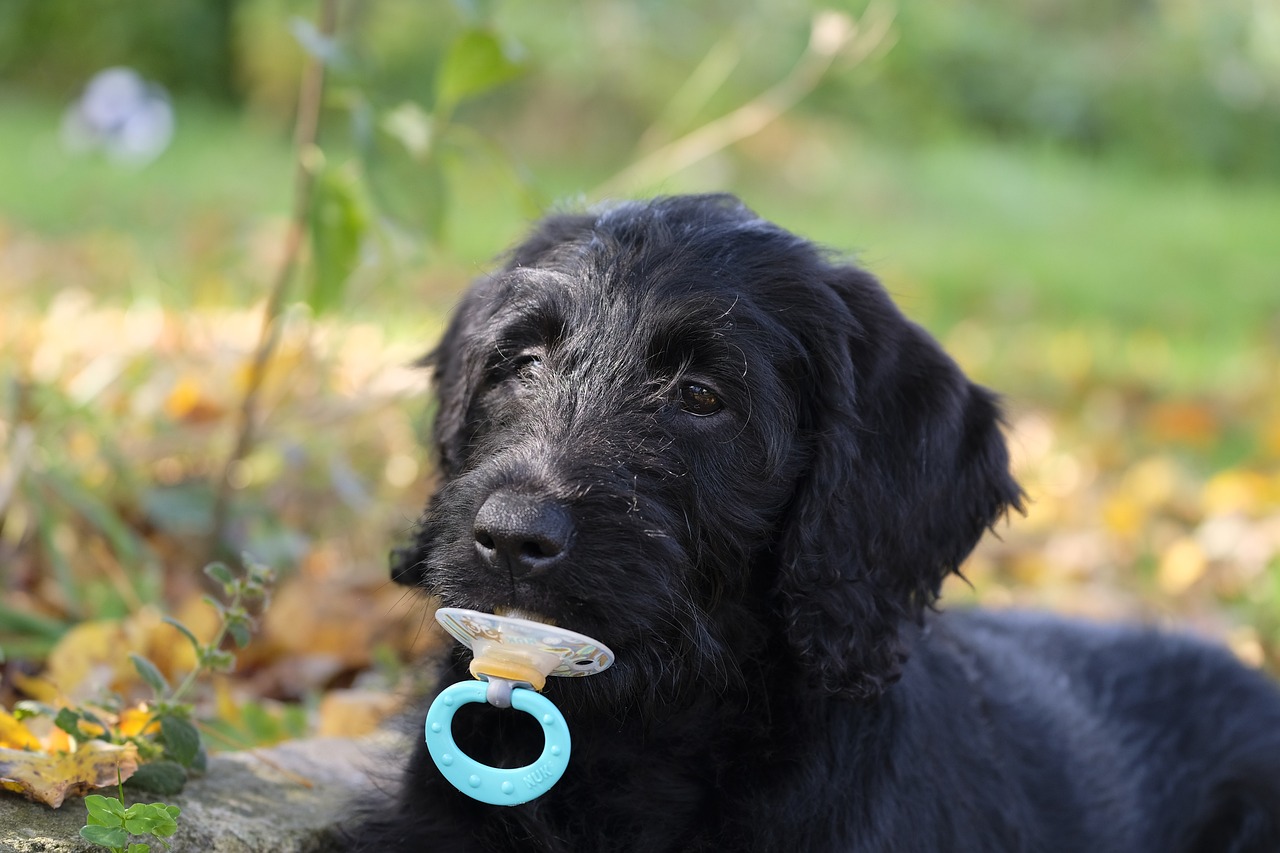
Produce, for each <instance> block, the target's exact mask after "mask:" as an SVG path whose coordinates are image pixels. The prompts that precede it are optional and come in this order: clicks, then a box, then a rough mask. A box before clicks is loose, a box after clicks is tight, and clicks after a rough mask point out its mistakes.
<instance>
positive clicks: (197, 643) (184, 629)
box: [162, 616, 200, 652]
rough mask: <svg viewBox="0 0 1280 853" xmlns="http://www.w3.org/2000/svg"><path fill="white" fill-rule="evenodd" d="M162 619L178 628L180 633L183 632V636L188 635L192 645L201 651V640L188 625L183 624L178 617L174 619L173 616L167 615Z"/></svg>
mask: <svg viewBox="0 0 1280 853" xmlns="http://www.w3.org/2000/svg"><path fill="white" fill-rule="evenodd" d="M162 621H164V622H167V623H168V624H170V625H172V626H173V627H175V628H177V629H178V631H179V633H181V634H182V636H184V637H186V638H187V639H188V640H189V641H191V647H192V648H194V649H195V650H196V651H197V652H198V651H200V640H199V638H197V637H196V635H195V634H193V633H191V629H190V628H188V627H187V626H186V625H183V624H182V623H181V622H179V621H178V620H177V619H174V618H173V617H172V616H166V617H164V619H163V620H162Z"/></svg>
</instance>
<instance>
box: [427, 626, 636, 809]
mask: <svg viewBox="0 0 1280 853" xmlns="http://www.w3.org/2000/svg"><path fill="white" fill-rule="evenodd" d="M436 621H438V622H439V623H440V624H441V625H442V626H444V628H445V630H447V631H448V632H449V633H450V634H452V635H453V636H454V637H455V638H457V640H458V641H459V642H460V643H462V644H463V645H465V646H467V647H468V648H469V649H471V650H472V651H473V652H474V653H475V658H474V659H473V660H472V661H471V665H470V667H469V668H470V671H471V675H472V676H473V677H475V678H477V679H479V680H480V681H485V682H488V684H487V685H485V684H481V683H479V682H478V681H470V682H460V683H458V684H454V685H451V686H449V687H447V688H445V689H444V690H442V691H441V692H440V695H439V696H437V697H436V699H435V701H434V702H432V703H431V707H430V708H429V709H428V711H427V723H426V738H427V751H428V752H429V753H430V754H431V758H432V759H433V760H434V761H435V763H436V766H437V767H438V768H439V769H440V772H441V773H442V774H443V775H444V777H445V779H447V780H448V781H449V783H450V784H452V785H453V786H454V787H455V788H457V789H458V790H459V791H461V792H462V793H464V794H466V795H467V796H469V797H471V798H472V799H476V800H480V801H481V802H485V803H490V804H492V805H508V806H512V805H516V804H518V803H524V802H528V801H529V800H532V799H533V798H534V797H537V796H539V795H541V794H543V793H545V792H546V791H547V790H548V789H550V788H551V786H552V785H554V784H555V783H556V782H558V781H559V780H560V777H561V775H562V774H563V773H564V770H565V767H567V766H568V763H569V747H570V740H569V728H568V726H567V725H566V724H565V720H564V716H563V715H562V714H561V713H560V710H559V709H558V708H556V706H555V705H554V704H553V703H552V702H551V700H549V699H547V698H546V697H545V696H542V695H540V694H539V693H538V692H537V691H540V690H542V688H543V687H544V686H546V682H547V677H548V676H552V675H554V676H559V677H570V678H576V677H581V676H585V675H594V674H596V673H598V672H603V671H604V670H605V669H608V668H609V666H610V665H611V664H612V663H613V652H611V651H609V648H608V647H607V646H605V645H604V644H603V643H600V642H598V641H596V640H593V639H591V638H590V637H587V636H584V635H582V634H578V633H575V632H573V631H566V630H564V629H563V628H558V627H556V626H554V625H545V624H543V623H541V622H535V621H532V620H529V619H517V618H515V617H511V616H495V615H493V614H491V613H481V612H479V611H476V610H463V609H461V608H457V607H442V608H440V609H439V610H437V611H436ZM471 702H488V703H489V704H491V705H494V706H496V707H499V708H514V709H515V710H517V711H523V712H524V713H527V714H529V715H531V716H532V717H534V718H535V719H536V720H537V721H538V723H539V725H541V727H542V730H543V736H544V738H545V742H544V744H543V749H542V754H541V755H539V756H538V758H536V759H535V760H534V762H533V763H532V764H529V765H527V766H525V767H517V768H512V769H504V768H498V767H490V766H488V765H487V764H481V763H480V762H478V761H476V760H475V759H474V758H472V757H471V756H469V755H467V754H465V753H463V752H462V751H461V750H460V749H459V748H458V745H457V743H455V742H454V739H453V731H452V724H453V716H454V714H455V713H456V712H457V710H458V708H459V707H460V706H461V705H465V704H467V703H471Z"/></svg>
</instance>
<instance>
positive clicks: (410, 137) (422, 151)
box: [378, 101, 434, 162]
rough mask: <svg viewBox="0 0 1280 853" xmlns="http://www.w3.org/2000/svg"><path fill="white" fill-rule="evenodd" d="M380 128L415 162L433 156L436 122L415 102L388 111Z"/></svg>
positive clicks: (406, 102)
mask: <svg viewBox="0 0 1280 853" xmlns="http://www.w3.org/2000/svg"><path fill="white" fill-rule="evenodd" d="M378 127H379V129H380V130H382V132H383V133H385V134H386V135H387V136H389V137H391V138H392V139H394V140H395V141H396V142H399V143H400V144H401V145H402V146H403V147H404V150H405V152H406V153H408V155H409V156H410V157H412V158H413V159H414V160H417V161H419V162H421V161H424V160H426V159H427V157H429V156H430V155H431V145H432V142H433V140H434V132H433V130H434V122H433V120H432V118H431V115H430V113H428V112H427V111H426V110H424V109H423V108H422V107H421V106H419V105H418V104H416V103H414V102H413V101H405V102H404V103H402V104H400V106H398V107H396V108H395V109H392V110H388V111H387V113H386V114H385V115H384V116H383V117H382V121H380V122H378Z"/></svg>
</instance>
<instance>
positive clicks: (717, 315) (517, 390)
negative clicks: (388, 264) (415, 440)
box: [357, 196, 1280, 853]
mask: <svg viewBox="0 0 1280 853" xmlns="http://www.w3.org/2000/svg"><path fill="white" fill-rule="evenodd" d="M432 364H433V366H434V369H435V377H436V383H437V390H438V393H439V396H440V409H439V412H438V414H437V417H436V423H435V438H436V442H437V444H438V446H439V449H440V470H441V483H440V486H439V489H438V490H437V492H436V494H435V495H434V496H433V498H432V501H431V503H430V504H429V506H428V509H427V512H426V514H425V515H424V518H423V521H422V524H421V525H420V528H419V531H418V534H417V537H416V541H415V543H414V545H413V547H411V548H409V549H406V550H405V551H404V552H402V553H401V554H400V555H399V556H400V559H399V561H398V565H397V568H396V576H397V579H398V580H400V581H401V582H404V583H408V584H411V585H416V586H420V587H422V588H423V589H425V590H426V591H427V592H429V593H432V594H434V595H436V596H439V598H440V599H441V600H442V601H443V602H444V603H445V604H448V605H452V606H460V607H468V608H472V609H477V610H484V611H501V610H503V609H518V610H520V611H524V612H532V613H536V614H538V615H540V616H541V617H542V618H547V619H550V620H553V621H556V622H557V623H558V624H561V625H563V626H564V627H566V628H570V629H572V630H576V631H581V632H583V633H586V634H588V635H591V636H594V637H597V638H599V639H600V640H602V641H603V642H605V643H606V644H608V645H609V646H610V647H611V648H612V649H613V650H614V652H615V653H616V655H617V663H616V664H615V666H614V667H613V668H612V669H610V670H608V671H606V672H604V673H602V674H600V675H595V676H591V677H589V678H584V679H552V680H551V683H550V684H549V685H548V686H547V688H546V690H545V693H546V695H547V696H548V698H550V699H552V700H553V701H554V702H555V703H556V704H557V705H558V706H559V707H560V708H561V710H562V711H563V713H564V715H565V718H566V720H567V721H568V725H569V729H570V732H571V733H572V736H573V755H572V760H571V762H570V766H569V769H568V771H567V772H566V774H565V776H564V778H563V779H562V780H561V781H560V783H559V784H558V785H556V787H554V788H553V789H552V790H551V791H550V792H548V793H547V794H545V795H543V796H542V797H540V798H539V799H537V800H535V801H533V802H531V803H528V804H526V805H522V806H516V807H510V808H504V807H496V806H488V805H483V804H481V803H478V802H475V801H473V800H470V799H469V798H467V797H466V796H464V795H463V794H461V793H459V792H457V791H455V790H454V789H453V788H452V787H450V786H449V785H448V783H446V782H445V781H444V779H443V777H442V776H441V775H440V774H439V772H438V771H437V770H436V768H435V766H434V764H433V763H432V761H431V759H430V757H429V756H428V755H427V753H426V751H425V749H423V748H419V749H418V750H417V752H416V753H415V754H414V756H413V758H412V759H411V761H410V765H409V768H408V772H407V776H406V778H405V780H404V783H403V788H402V791H401V793H400V796H399V798H398V799H397V800H396V801H395V802H394V803H392V804H389V805H388V804H384V805H382V806H381V807H380V808H379V809H378V812H377V814H376V816H374V817H372V818H370V819H369V820H367V821H366V822H365V823H364V824H363V825H362V827H361V828H360V829H359V830H358V831H357V846H359V848H360V849H363V850H369V851H374V850H377V851H419V850H421V851H433V853H434V851H440V853H444V851H452V850H510V851H529V853H532V851H565V853H588V851H605V850H608V851H713V850H733V851H737V850H743V851H748V850H758V851H782V850H794V851H815V853H826V851H921V853H923V851H930V852H931V853H933V852H934V851H949V850H956V851H961V850H973V851H1091V853H1093V851H1098V852H1099V853H1100V851H1113V850H1114V851H1117V853H1120V851H1123V853H1139V851H1150V853H1210V851H1212V852H1213V853H1218V851H1234V853H1275V851H1280V691H1277V690H1276V688H1275V687H1274V686H1273V685H1272V684H1271V683H1270V682H1268V681H1267V679H1265V678H1264V677H1263V676H1261V675H1260V674H1258V673H1256V672H1253V671H1250V670H1247V669H1245V668H1244V667H1242V666H1240V665H1239V664H1237V663H1236V662H1234V661H1233V660H1232V659H1231V657H1230V656H1229V655H1227V654H1226V653H1225V652H1222V651H1219V650H1217V649H1214V648H1211V647H1208V646H1204V645H1201V644H1199V643H1197V642H1194V641H1191V640H1189V639H1185V638H1181V637H1175V636H1170V635H1165V634H1158V633H1155V632H1151V631H1144V630H1138V629H1127V628H1103V627H1098V626H1088V625H1083V624H1074V623H1067V622H1062V621H1058V620H1053V619H1049V618H1046V617H1032V616H1025V615H1017V614H1004V615H995V614H986V613H980V612H974V613H957V614H937V613H935V612H933V611H932V610H931V605H932V603H933V602H934V600H935V599H936V597H937V594H938V590H939V587H940V585H941V583H942V580H943V578H944V577H945V576H946V575H947V574H948V573H949V572H952V571H955V570H956V568H957V566H958V565H959V563H960V561H961V560H963V558H964V557H965V556H966V555H967V554H968V552H969V551H970V550H971V549H972V547H973V545H974V544H975V543H976V541H977V540H978V538H979V536H980V535H981V533H982V531H983V530H984V529H985V528H986V527H987V526H989V525H990V524H992V523H993V522H994V521H995V520H996V519H997V518H999V517H1000V516H1001V515H1002V514H1003V513H1004V512H1005V511H1006V510H1007V509H1008V508H1010V507H1017V506H1019V505H1020V498H1021V493H1020V491H1019V489H1018V487H1017V485H1016V483H1014V481H1013V480H1012V479H1011V477H1010V476H1009V473H1008V460H1007V454H1006V451H1005V446H1004V441H1003V438H1002V436H1001V433H1000V429H999V413H998V409H997V407H996V404H995V402H994V399H993V398H992V396H991V395H990V394H989V393H988V392H986V391H985V390H984V389H981V388H979V387H978V386H975V385H973V384H971V383H970V382H968V380H967V379H965V378H964V376H963V375H962V374H961V373H960V371H959V369H958V368H957V367H956V366H955V365H954V363H953V362H951V360H950V359H948V358H947V357H946V356H945V355H944V354H943V353H942V351H941V350H940V349H939V348H938V347H937V345H936V343H934V342H933V341H932V339H930V338H929V337H928V335H927V334H925V333H924V332H923V331H922V330H920V329H919V328H918V327H916V326H914V325H913V324H911V323H909V322H908V321H907V320H905V319H904V318H903V317H902V316H901V315H900V314H899V313H898V311H897V309H896V308H895V307H894V306H893V305H892V303H891V302H890V301H889V299H888V297H887V296H886V295H885V294H884V291H883V290H882V289H881V288H880V286H879V285H878V284H877V283H876V282H875V281H874V279H872V278H871V277H870V276H869V275H868V274H866V273H864V272H862V271H860V270H858V269H857V268H855V267H852V266H848V265H844V264H840V263H836V262H833V261H831V260H829V259H827V258H826V257H824V256H823V255H822V254H821V253H820V252H818V251H817V250H816V249H815V248H814V247H813V246H811V245H810V244H808V243H807V242H805V241H803V240H801V239H799V238H797V237H794V236H793V235H790V234H788V233H787V232H785V231H782V230H781V229H779V228H777V227H776V226H773V225H770V224H768V223H766V222H764V221H762V220H760V219H758V218H757V217H756V216H755V215H754V214H752V213H751V212H750V211H748V210H746V209H745V208H743V207H742V206H741V205H740V204H738V203H737V202H736V201H734V200H733V199H730V198H727V197H723V196H720V197H694V198H673V199H662V200H658V201H655V202H651V203H647V204H627V205H622V206H619V207H617V208H614V209H613V210H611V211H607V212H604V213H601V214H598V215H582V216H561V217H553V218H551V219H548V220H547V221H545V222H544V223H543V225H542V226H541V228H540V229H539V230H538V231H537V232H536V233H535V234H534V235H533V236H532V237H531V238H530V239H529V240H528V241H527V242H526V243H524V244H523V245H522V246H521V247H519V248H518V249H517V250H516V251H515V252H514V253H513V256H512V257H511V259H510V261H509V263H508V264H507V266H506V267H505V268H504V269H503V270H502V271H501V272H499V273H497V274H495V275H493V276H491V277H489V278H486V279H483V280H481V281H480V282H478V283H477V285H476V286H475V287H474V288H473V289H472V291H471V292H470V294H469V295H468V297H467V298H466V300H465V301H464V303H463V305H462V306H461V307H460V309H459V311H458V313H457V315H456V316H455V318H454V320H453V322H452V324H451V325H450V327H449V330H448V331H447V333H446V335H445V338H444V341H443V342H442V344H441V346H440V347H439V349H438V350H437V351H436V352H435V354H434V355H433V357H432ZM468 677H469V676H468V674H467V671H466V666H465V663H464V662H463V659H462V657H461V656H455V657H454V658H453V659H452V660H451V661H450V662H449V664H448V665H447V667H446V670H445V672H444V673H443V676H442V679H441V686H442V687H443V686H447V685H448V684H451V683H454V682H456V681H459V680H463V679H466V678H468ZM470 707H471V708H473V709H474V708H475V706H470ZM455 735H456V737H457V738H458V740H459V742H460V744H461V745H462V746H463V748H464V749H465V750H466V751H468V752H469V753H471V754H474V755H476V757H478V758H481V759H482V760H485V761H487V762H488V763H492V764H500V765H503V766H520V765H523V764H525V763H527V762H528V760H529V759H530V758H531V757H532V755H533V754H535V753H536V751H537V749H538V748H539V747H540V745H541V733H540V732H539V731H538V730H537V729H536V727H534V726H531V725H529V723H528V718H527V717H525V716H524V715H522V714H518V713H515V712H501V711H496V710H492V709H485V710H484V711H480V710H476V711H475V713H470V714H467V715H464V714H461V713H460V714H459V717H458V719H457V720H456V722H455Z"/></svg>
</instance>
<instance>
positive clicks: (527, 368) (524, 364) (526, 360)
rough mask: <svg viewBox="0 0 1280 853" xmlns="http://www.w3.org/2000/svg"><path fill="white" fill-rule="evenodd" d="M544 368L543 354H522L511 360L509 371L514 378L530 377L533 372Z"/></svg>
mask: <svg viewBox="0 0 1280 853" xmlns="http://www.w3.org/2000/svg"><path fill="white" fill-rule="evenodd" d="M541 366H542V354H541V353H537V352H522V353H520V354H519V355H518V356H516V357H515V358H513V359H511V363H510V365H509V366H508V368H507V369H508V370H510V371H511V374H512V375H513V376H528V375H529V374H530V373H532V372H533V371H535V370H537V369H538V368H539V367H541Z"/></svg>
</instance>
